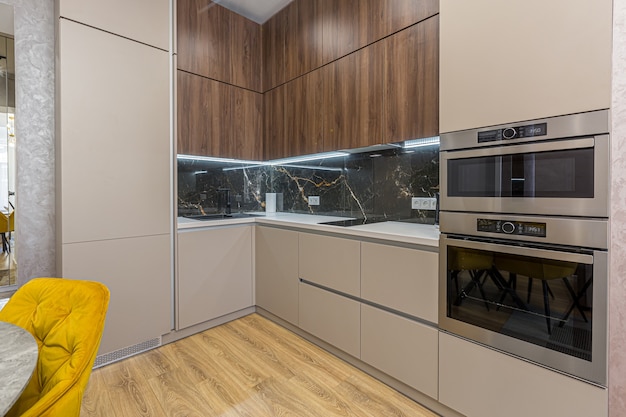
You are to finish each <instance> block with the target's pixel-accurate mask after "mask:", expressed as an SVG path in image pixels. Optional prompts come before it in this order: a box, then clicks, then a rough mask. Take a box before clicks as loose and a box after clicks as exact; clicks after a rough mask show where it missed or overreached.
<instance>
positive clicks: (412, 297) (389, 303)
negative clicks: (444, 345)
mask: <svg viewBox="0 0 626 417" xmlns="http://www.w3.org/2000/svg"><path fill="white" fill-rule="evenodd" d="M438 262H439V255H438V253H437V252H429V251H425V250H417V249H409V248H403V247H399V246H391V245H381V244H377V243H369V242H362V243H361V298H363V299H364V300H368V301H371V302H374V303H376V304H380V305H382V306H385V307H388V308H391V309H393V310H398V311H401V312H403V313H406V314H410V315H412V316H415V317H418V318H420V319H423V320H426V321H429V322H432V323H437V306H438V302H437V296H438V285H439V284H438Z"/></svg>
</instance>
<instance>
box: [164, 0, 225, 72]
mask: <svg viewBox="0 0 626 417" xmlns="http://www.w3.org/2000/svg"><path fill="white" fill-rule="evenodd" d="M176 16H177V42H178V51H177V52H178V68H179V69H182V70H184V71H187V72H191V73H194V74H198V75H203V76H205V77H208V78H212V79H214V80H219V81H223V82H230V81H231V76H230V72H231V71H230V65H229V64H230V62H231V45H230V32H231V28H230V17H231V12H229V11H228V10H227V9H225V8H223V7H222V6H219V5H217V4H215V3H213V2H212V1H211V0H180V1H178V2H177V13H176Z"/></svg>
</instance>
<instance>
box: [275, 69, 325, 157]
mask: <svg viewBox="0 0 626 417" xmlns="http://www.w3.org/2000/svg"><path fill="white" fill-rule="evenodd" d="M322 88H323V78H322V72H321V71H319V70H318V71H312V72H310V73H308V74H306V75H303V76H302V77H298V78H296V79H295V80H293V81H290V82H288V83H287V84H285V102H284V117H285V132H284V136H283V140H284V141H285V145H284V147H285V149H286V151H287V156H295V155H306V154H311V153H317V152H321V151H322V149H323V119H324V111H325V109H324V106H323V93H322Z"/></svg>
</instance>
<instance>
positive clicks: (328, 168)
mask: <svg viewBox="0 0 626 417" xmlns="http://www.w3.org/2000/svg"><path fill="white" fill-rule="evenodd" d="M280 166H282V167H285V168H298V169H314V170H316V171H335V172H341V171H343V168H332V167H321V166H311V165H293V164H285V165H280Z"/></svg>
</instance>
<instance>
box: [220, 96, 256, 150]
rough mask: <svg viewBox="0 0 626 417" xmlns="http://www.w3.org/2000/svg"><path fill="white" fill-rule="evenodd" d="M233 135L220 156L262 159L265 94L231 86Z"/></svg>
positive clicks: (223, 145) (224, 145) (223, 147)
mask: <svg viewBox="0 0 626 417" xmlns="http://www.w3.org/2000/svg"><path fill="white" fill-rule="evenodd" d="M230 106H231V110H230V115H231V137H230V139H228V140H227V142H226V143H222V144H221V145H222V149H221V150H220V153H219V156H222V157H227V158H239V159H247V160H253V161H256V160H260V159H261V158H262V153H263V146H262V140H263V95H262V94H261V93H256V92H254V91H249V90H245V89H243V88H239V87H232V86H231V87H230Z"/></svg>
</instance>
